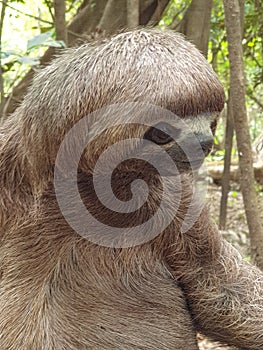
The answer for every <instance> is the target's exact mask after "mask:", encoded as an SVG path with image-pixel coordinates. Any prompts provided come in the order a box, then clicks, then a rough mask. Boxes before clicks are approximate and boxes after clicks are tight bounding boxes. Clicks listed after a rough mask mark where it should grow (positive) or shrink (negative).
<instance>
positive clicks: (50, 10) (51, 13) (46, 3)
mask: <svg viewBox="0 0 263 350" xmlns="http://www.w3.org/2000/svg"><path fill="white" fill-rule="evenodd" d="M44 4H45V5H46V6H47V8H48V12H49V14H50V16H51V18H52V21H53V22H55V17H54V13H53V11H52V5H51V4H50V1H49V0H44Z"/></svg>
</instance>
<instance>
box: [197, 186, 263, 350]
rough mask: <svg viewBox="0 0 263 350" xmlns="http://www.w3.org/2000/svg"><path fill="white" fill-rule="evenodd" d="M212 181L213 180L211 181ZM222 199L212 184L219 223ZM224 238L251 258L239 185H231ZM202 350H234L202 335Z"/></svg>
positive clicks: (261, 204) (213, 210)
mask: <svg viewBox="0 0 263 350" xmlns="http://www.w3.org/2000/svg"><path fill="white" fill-rule="evenodd" d="M211 181H212V180H211ZM258 198H259V208H263V191H262V192H260V193H259V196H258ZM220 199H221V186H217V185H215V184H212V183H210V184H209V185H208V202H209V203H210V213H211V217H212V218H213V219H214V220H215V221H216V223H218V218H219V208H220ZM261 217H262V222H263V210H261ZM222 233H223V235H224V237H225V238H226V239H227V240H228V241H229V242H231V243H232V244H233V245H234V246H235V247H236V248H237V249H238V250H239V251H240V252H241V254H242V255H243V256H244V257H246V258H247V257H249V237H248V227H247V222H246V217H245V212H244V206H243V200H242V194H241V192H240V186H239V184H237V183H231V191H230V194H229V198H228V209H227V223H226V230H225V231H222ZM198 342H199V348H200V350H230V349H234V348H230V347H226V346H222V345H221V346H220V345H219V344H218V343H215V342H211V341H210V340H208V339H206V338H205V337H203V336H202V335H200V336H198Z"/></svg>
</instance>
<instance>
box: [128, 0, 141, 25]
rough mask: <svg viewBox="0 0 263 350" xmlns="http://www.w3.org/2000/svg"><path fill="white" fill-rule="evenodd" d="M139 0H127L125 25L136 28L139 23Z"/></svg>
mask: <svg viewBox="0 0 263 350" xmlns="http://www.w3.org/2000/svg"><path fill="white" fill-rule="evenodd" d="M139 6H140V1H139V0H127V27H128V28H136V27H138V25H139V16H140V8H139Z"/></svg>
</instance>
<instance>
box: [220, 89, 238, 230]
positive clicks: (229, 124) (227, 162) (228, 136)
mask: <svg viewBox="0 0 263 350" xmlns="http://www.w3.org/2000/svg"><path fill="white" fill-rule="evenodd" d="M233 135H234V126H233V106H232V101H231V96H230V94H229V98H228V104H227V120H226V131H225V157H224V171H223V175H222V196H221V202H220V214H219V228H220V229H221V230H225V229H226V217H227V199H228V192H229V183H230V166H231V152H232V146H233Z"/></svg>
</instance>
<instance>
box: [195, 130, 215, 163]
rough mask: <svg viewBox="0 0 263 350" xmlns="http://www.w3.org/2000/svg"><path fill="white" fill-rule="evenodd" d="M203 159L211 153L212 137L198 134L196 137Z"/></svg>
mask: <svg viewBox="0 0 263 350" xmlns="http://www.w3.org/2000/svg"><path fill="white" fill-rule="evenodd" d="M196 137H197V139H198V141H199V143H200V146H201V148H202V150H203V152H204V155H205V157H206V156H208V154H209V153H210V152H211V150H212V147H213V143H214V141H213V136H212V135H210V134H204V133H199V134H197V135H196Z"/></svg>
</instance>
